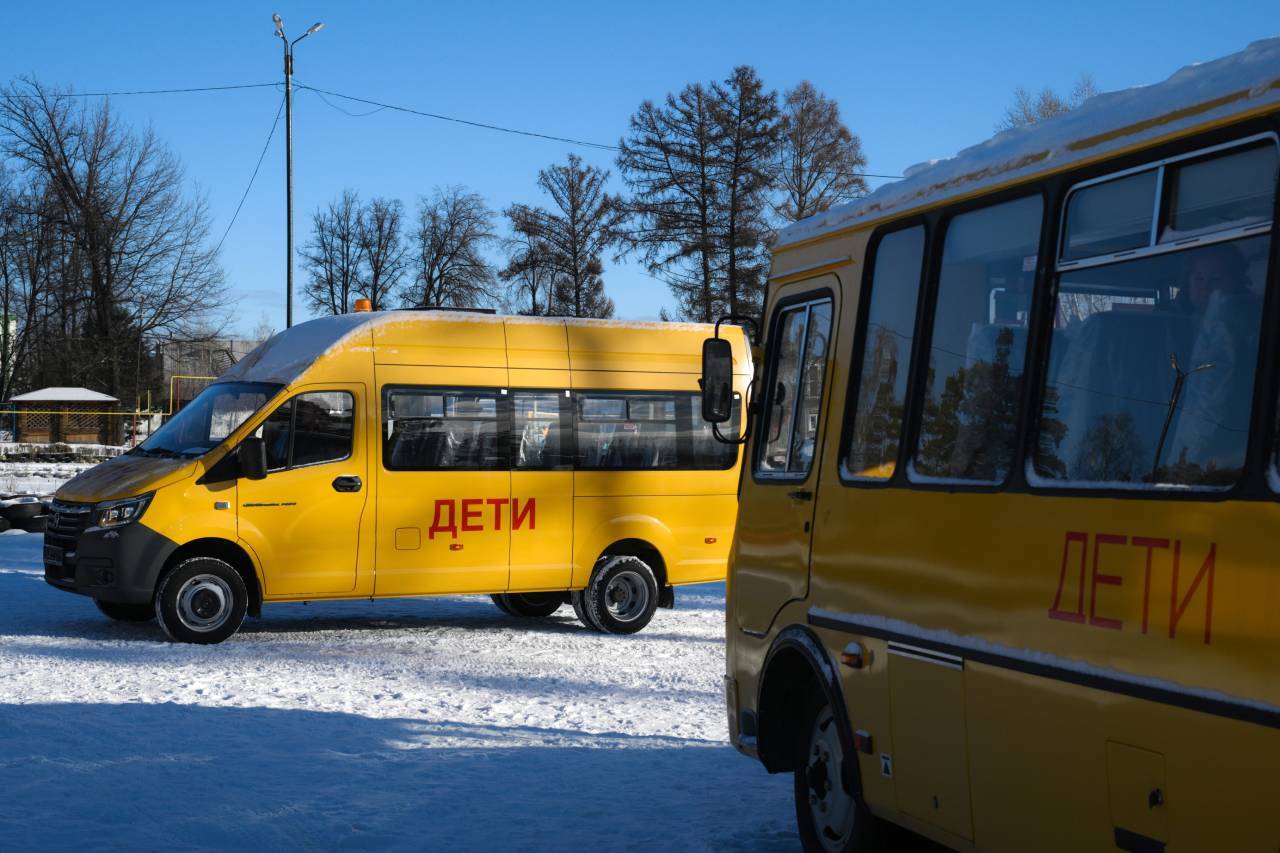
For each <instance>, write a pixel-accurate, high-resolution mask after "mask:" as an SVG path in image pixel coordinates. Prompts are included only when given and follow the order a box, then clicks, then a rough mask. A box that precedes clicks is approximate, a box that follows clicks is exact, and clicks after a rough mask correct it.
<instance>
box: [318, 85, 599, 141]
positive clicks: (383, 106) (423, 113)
mask: <svg viewBox="0 0 1280 853" xmlns="http://www.w3.org/2000/svg"><path fill="white" fill-rule="evenodd" d="M298 88H299V89H310V90H311V91H312V92H316V93H319V94H322V95H328V96H330V97H333V98H342V99H343V100H346V101H354V102H356V103H358V104H368V105H369V106H371V107H378V108H379V109H383V110H395V111H396V112H400V113H409V114H410V115H416V116H422V117H423V118H433V119H436V120H438V121H449V122H453V123H454V124H465V125H468V126H470V127H479V128H482V129H484V130H496V131H498V132H500V133H513V134H516V135H518V136H532V137H534V138H537V139H549V140H551V141H552V142H567V143H568V144H570V145H581V146H583V147H584V148H596V149H600V150H603V151H617V150H618V146H616V145H606V144H604V143H603V142H588V141H587V140H584V139H573V138H571V137H568V136H555V135H552V134H549V133H538V132H536V131H532V130H520V129H519V128H514V127H503V126H502V125H498V124H489V123H488V122H483V121H471V120H470V119H465V118H456V117H454V116H447V115H441V114H440V113H430V112H426V111H425V110H415V109H412V108H410V107H401V106H397V105H395V104H384V103H382V102H381V101H374V100H370V99H369V98H357V97H355V96H354V95H344V94H342V93H341V92H331V91H329V90H328V89H320V88H317V87H315V86H308V85H306V84H305V83H299V84H298ZM326 103H328V102H327V101H326ZM330 106H334V105H332V104H330ZM334 108H335V109H339V110H341V108H340V107H336V106H335V107H334ZM341 111H342V112H346V110H341ZM374 112H377V110H375V111H374ZM347 114H348V115H351V114H350V113H347ZM366 115H368V114H367V113H366Z"/></svg>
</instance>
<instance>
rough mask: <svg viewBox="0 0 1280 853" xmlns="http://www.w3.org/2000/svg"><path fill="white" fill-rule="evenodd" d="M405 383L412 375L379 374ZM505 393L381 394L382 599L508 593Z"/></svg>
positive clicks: (391, 389) (427, 389) (391, 390)
mask: <svg viewBox="0 0 1280 853" xmlns="http://www.w3.org/2000/svg"><path fill="white" fill-rule="evenodd" d="M393 371H394V372H393ZM417 372H419V373H420V372H421V371H420V369H419V370H418V371H417ZM505 372H506V371H505V370H504V371H502V373H503V374H505ZM401 375H403V376H406V377H407V376H409V375H411V373H410V372H409V371H407V370H406V369H404V368H379V379H382V377H383V376H395V377H399V376H401ZM506 393H507V391H506V389H505V388H494V387H462V386H458V387H439V386H422V385H408V384H405V385H400V384H392V382H387V384H384V385H383V386H382V400H381V404H382V427H381V428H382V469H381V471H380V472H379V475H378V501H377V503H378V525H377V526H378V548H377V563H376V575H375V578H376V579H375V584H374V594H375V595H428V594H432V593H455V592H501V591H502V590H505V589H506V588H507V565H508V564H507V560H508V549H509V547H510V530H511V522H512V501H511V474H510V472H509V471H508V470H507V448H506V444H505V442H504V434H505V430H504V428H503V423H502V420H503V419H502V413H503V411H504V410H505V407H506V403H505V398H506Z"/></svg>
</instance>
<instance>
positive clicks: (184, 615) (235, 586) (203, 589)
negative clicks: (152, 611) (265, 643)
mask: <svg viewBox="0 0 1280 853" xmlns="http://www.w3.org/2000/svg"><path fill="white" fill-rule="evenodd" d="M248 609H249V593H248V590H246V589H245V586H244V578H242V577H240V573H239V572H237V571H236V570H235V568H234V567H232V565H231V564H230V563H228V562H226V561H225V560H220V559H218V558H217V557H189V558H187V559H185V560H183V561H182V562H181V563H178V565H176V566H174V568H173V571H171V572H169V573H168V574H167V575H165V576H164V578H163V580H161V581H160V588H159V589H158V590H157V591H156V619H157V620H159V622H160V627H161V628H163V629H164V632H165V633H166V634H168V635H169V639H171V640H174V641H176V642H179V643H201V644H209V643H221V642H222V641H223V640H225V639H227V638H228V637H230V636H231V635H232V634H234V633H235V632H236V631H238V630H240V625H241V623H242V622H244V615H245V612H246V611H247V610H248Z"/></svg>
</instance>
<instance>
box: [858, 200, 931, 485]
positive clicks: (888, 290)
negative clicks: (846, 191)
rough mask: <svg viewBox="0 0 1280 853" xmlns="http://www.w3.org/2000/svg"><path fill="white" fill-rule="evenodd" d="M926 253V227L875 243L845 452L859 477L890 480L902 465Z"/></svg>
mask: <svg viewBox="0 0 1280 853" xmlns="http://www.w3.org/2000/svg"><path fill="white" fill-rule="evenodd" d="M923 254H924V226H923V225H917V226H915V227H913V228H906V229H903V230H901V231H894V232H892V233H889V234H887V235H885V236H884V237H883V238H882V239H881V240H880V243H879V244H878V246H877V247H876V256H875V267H874V272H873V274H872V281H871V294H870V299H871V303H870V308H869V310H868V312H867V321H866V322H867V325H866V330H865V332H864V335H863V338H864V341H865V343H864V345H863V351H862V371H861V374H860V375H859V377H858V385H857V395H858V396H857V404H856V408H855V410H854V414H853V429H852V430H851V431H850V434H849V447H848V450H847V454H846V456H845V470H846V471H847V472H848V473H849V474H851V475H852V476H855V477H861V478H868V479H888V478H889V477H892V476H893V471H894V467H895V465H896V464H897V459H898V442H899V441H900V440H901V437H902V418H903V410H904V408H905V405H906V396H907V378H908V376H909V375H910V370H909V368H910V365H911V346H912V342H913V340H914V336H915V325H916V303H917V301H918V297H919V294H920V267H921V263H922V258H923ZM863 298H864V299H865V298H867V297H866V295H864V296H863Z"/></svg>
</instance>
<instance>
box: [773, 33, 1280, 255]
mask: <svg viewBox="0 0 1280 853" xmlns="http://www.w3.org/2000/svg"><path fill="white" fill-rule="evenodd" d="M1276 105H1280V38H1271V39H1266V40H1264V41H1258V42H1254V43H1253V44H1251V45H1249V47H1248V48H1246V49H1245V50H1243V51H1241V52H1239V53H1233V54H1231V55H1230V56H1226V57H1223V58H1222V59H1216V60H1213V61H1212V62H1204V63H1199V64H1195V65H1188V66H1187V67H1185V68H1183V69H1182V70H1180V71H1178V72H1177V73H1175V74H1174V75H1173V76H1171V77H1170V78H1169V79H1168V80H1165V81H1164V82H1162V83H1156V84H1154V85H1151V86H1136V87H1134V88H1132V89H1124V90H1121V91H1119V92H1107V93H1104V94H1101V95H1097V96H1095V97H1093V98H1090V99H1089V100H1088V101H1086V102H1085V103H1084V104H1082V105H1080V106H1079V107H1077V108H1076V109H1074V110H1072V111H1070V112H1068V113H1065V114H1063V115H1060V116H1057V117H1055V118H1051V119H1047V120H1045V121H1042V122H1038V123H1037V124H1035V125H1032V126H1030V127H1022V128H1015V129H1013V130H1007V131H1005V132H1003V133H1000V134H998V135H996V136H995V137H993V138H992V139H989V140H987V141H986V142H983V143H982V144H980V145H975V146H973V147H971V148H966V149H965V150H963V151H961V152H960V153H959V154H957V155H956V156H954V157H951V158H949V159H945V160H934V161H931V162H929V163H922V164H919V165H917V166H912V167H911V168H910V169H908V170H907V171H906V173H905V174H906V178H905V179H904V180H901V181H896V182H894V183H891V184H885V185H884V186H881V187H880V188H879V189H877V190H876V191H875V192H873V193H871V194H870V195H869V196H866V197H865V198H861V199H858V200H856V201H853V202H850V203H848V204H845V205H840V206H838V207H833V208H832V209H831V210H829V211H827V212H826V213H822V214H819V215H818V216H813V217H810V218H809V219H804V220H801V221H800V222H797V223H795V224H794V225H791V226H789V227H787V228H786V229H784V230H783V231H782V232H781V233H780V234H779V235H778V240H777V242H776V243H775V244H774V249H775V250H777V249H780V248H783V247H785V246H789V245H791V244H793V243H798V242H800V241H802V240H809V239H811V238H814V237H817V236H820V235H822V234H826V233H828V232H831V231H838V230H840V229H842V228H848V227H851V226H853V225H859V224H863V223H866V222H872V221H875V220H877V219H880V218H882V217H885V216H889V215H891V214H892V215H901V214H904V213H906V212H907V211H909V210H911V209H913V208H917V207H921V206H923V205H925V204H934V203H937V202H940V201H943V200H945V199H947V198H950V197H953V196H957V195H961V194H968V193H973V192H977V191H980V190H982V189H985V188H987V187H991V186H993V185H995V184H1002V183H1006V182H1010V181H1015V180H1017V179H1019V178H1023V177H1027V176H1029V175H1032V174H1035V173H1038V172H1041V171H1044V170H1046V169H1062V168H1066V167H1067V166H1070V165H1072V164H1073V163H1077V162H1080V161H1083V160H1085V159H1092V158H1095V157H1099V156H1102V155H1105V154H1108V153H1111V152H1115V151H1119V150H1120V149H1122V148H1128V147H1131V146H1134V145H1139V144H1143V143H1147V142H1152V141H1154V140H1156V139H1158V138H1160V137H1162V136H1166V135H1168V134H1171V133H1176V132H1178V131H1179V130H1182V129H1185V128H1190V127H1195V126H1198V125H1201V124H1207V123H1210V122H1216V121H1221V120H1223V119H1227V118H1230V117H1232V116H1237V115H1243V114H1245V113H1249V112H1252V111H1256V110H1259V109H1263V108H1266V107H1274V106H1276Z"/></svg>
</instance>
